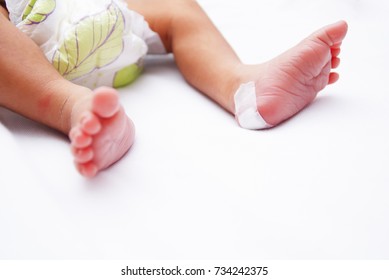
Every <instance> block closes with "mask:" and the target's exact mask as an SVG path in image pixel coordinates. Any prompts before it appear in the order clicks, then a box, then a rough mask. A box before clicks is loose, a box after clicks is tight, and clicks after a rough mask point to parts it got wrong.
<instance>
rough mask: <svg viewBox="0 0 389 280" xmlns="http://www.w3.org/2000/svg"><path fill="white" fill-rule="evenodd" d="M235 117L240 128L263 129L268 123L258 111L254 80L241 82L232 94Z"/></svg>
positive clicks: (268, 126)
mask: <svg viewBox="0 0 389 280" xmlns="http://www.w3.org/2000/svg"><path fill="white" fill-rule="evenodd" d="M234 102H235V119H236V121H237V122H238V124H239V125H240V126H241V127H242V128H246V129H253V130H254V129H265V128H270V127H272V125H270V124H268V123H267V122H266V121H265V120H264V119H263V117H262V116H261V114H260V113H259V112H258V106H257V97H256V93H255V82H248V83H246V84H242V85H241V86H240V87H239V88H238V90H237V91H236V93H235V95H234Z"/></svg>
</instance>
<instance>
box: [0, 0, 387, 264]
mask: <svg viewBox="0 0 389 280" xmlns="http://www.w3.org/2000/svg"><path fill="white" fill-rule="evenodd" d="M200 3H201V4H202V6H203V7H204V9H205V10H206V11H207V12H208V13H209V14H210V16H211V17H212V18H213V19H214V21H215V23H216V25H217V26H218V27H219V28H220V30H221V31H222V32H223V33H224V35H225V37H226V38H227V39H228V40H229V41H230V42H231V44H232V45H233V47H234V48H235V49H236V50H237V52H238V53H239V54H240V56H241V58H242V59H243V60H244V61H245V62H250V63H254V62H261V61H264V60H267V59H270V58H272V57H273V56H275V55H277V54H279V53H280V52H282V51H284V50H286V49H287V48H289V47H291V46H292V45H294V44H295V43H297V42H298V41H299V40H300V39H302V38H303V37H305V36H306V35H308V34H309V33H311V32H312V31H314V30H315V29H316V28H318V27H320V26H322V25H324V24H327V23H331V22H333V21H336V20H338V19H346V20H347V21H348V23H349V25H350V30H349V34H348V37H347V39H346V40H345V42H344V45H343V51H342V55H341V57H342V65H341V67H340V68H339V71H340V72H341V80H340V81H339V83H338V84H336V85H333V86H330V87H328V88H327V89H326V90H324V91H323V92H322V93H321V94H320V96H319V98H318V99H317V100H316V101H315V102H314V103H313V104H312V105H311V106H309V107H308V108H307V109H306V110H304V111H303V112H301V113H300V114H299V115H298V116H296V117H294V118H293V119H291V120H289V121H287V122H285V123H284V124H282V125H280V126H279V127H276V128H273V129H271V130H267V131H248V130H243V129H240V128H239V127H238V126H237V125H236V123H235V121H234V119H233V118H232V117H231V116H230V115H229V114H228V113H226V112H224V111H223V110H222V109H220V108H219V107H217V106H216V105H215V104H213V103H212V102H210V101H209V100H208V99H207V98H205V97H204V96H202V95H200V94H198V93H197V92H196V91H195V90H194V89H192V88H191V87H190V86H188V85H187V84H186V83H185V82H184V80H183V78H182V77H181V75H180V74H179V72H178V70H177V69H176V67H175V65H174V62H173V60H172V58H171V57H168V58H157V59H154V60H152V61H149V63H148V65H147V68H146V70H145V73H144V74H143V75H142V76H141V77H140V79H139V80H138V81H137V82H136V83H135V84H133V85H132V86H130V87H127V88H124V89H122V90H121V93H122V95H121V98H122V102H123V104H124V106H125V108H126V110H127V112H128V114H129V115H130V116H131V117H132V118H133V120H134V122H135V123H136V126H137V136H136V143H135V145H134V146H133V148H132V149H131V151H130V152H129V153H128V154H127V156H126V157H125V158H124V159H123V160H122V161H120V163H118V164H116V165H115V166H113V167H112V168H110V169H109V170H107V171H105V172H103V173H101V174H100V175H99V176H98V177H97V178H95V179H93V180H87V179H84V178H82V177H81V176H79V175H78V174H77V173H76V171H75V170H74V168H73V166H72V160H71V155H70V152H69V148H68V143H67V139H66V137H64V136H62V135H60V134H58V133H57V132H55V131H53V130H51V129H48V128H45V127H43V126H41V125H38V124H35V123H33V122H32V121H29V120H26V119H24V118H22V117H20V116H17V115H15V114H13V113H11V112H9V111H7V110H5V109H0V121H1V125H0V135H1V137H0V258H1V259H24V258H29V259H42V258H45V259H47V258H48V259H64V258H66V259H68V258H70V259H86V258H88V259H156V258H157V259H229V258H234V259H248V258H266V259H322V258H332V259H344V258H350V259H376V258H389V239H388V236H389V224H388V221H389V204H388V202H387V200H388V197H389V190H388V187H389V172H388V166H389V145H388V143H389V135H388V128H389V127H388V120H389V95H388V93H389V92H388V87H387V69H386V68H387V63H388V62H389V61H388V58H389V56H388V54H387V52H388V49H389V37H388V29H387V26H389V18H388V14H389V7H388V2H387V1H384V0H369V1H368V0H343V1H335V0H318V1H308V0H296V1H286V0H273V1H270V0H269V1H254V0H241V1H233V0H212V1H211V0H202V1H200Z"/></svg>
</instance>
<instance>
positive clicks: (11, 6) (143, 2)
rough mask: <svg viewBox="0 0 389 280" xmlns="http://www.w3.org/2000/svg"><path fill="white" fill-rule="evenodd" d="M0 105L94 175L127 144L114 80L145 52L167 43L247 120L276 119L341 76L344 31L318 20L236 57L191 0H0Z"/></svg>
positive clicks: (127, 74)
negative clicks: (272, 45)
mask: <svg viewBox="0 0 389 280" xmlns="http://www.w3.org/2000/svg"><path fill="white" fill-rule="evenodd" d="M0 3H1V7H0V9H1V14H0V50H1V53H2V55H1V56H0V106H3V107H6V108H8V109H10V110H13V111H15V112H17V113H19V114H21V115H23V116H26V117H28V118H31V119H33V120H35V121H38V122H40V123H43V124H45V125H48V126H50V127H52V128H54V129H57V130H59V131H61V132H63V133H65V134H67V135H69V138H70V140H71V148H72V153H73V155H74V159H75V163H76V167H77V169H78V171H79V172H80V173H81V174H82V175H84V176H87V177H93V176H95V175H96V174H97V173H98V172H99V171H100V170H103V169H105V168H107V167H109V166H110V165H112V164H113V163H115V162H116V161H118V160H119V159H120V158H121V157H122V156H123V155H124V154H125V153H126V152H127V151H128V149H129V148H130V147H131V145H132V143H133V140H134V125H133V123H132V121H131V120H130V119H129V118H128V116H127V115H126V114H125V112H124V110H123V107H122V106H121V105H120V102H119V97H118V94H117V92H116V91H115V90H114V89H113V88H114V87H121V86H124V85H127V84H129V83H131V82H132V81H133V80H134V79H135V78H136V77H137V75H138V74H139V73H140V71H141V68H142V58H143V57H144V56H145V55H146V54H147V53H173V54H174V57H175V61H176V63H177V66H178V68H179V69H180V71H181V72H182V74H183V76H184V77H185V79H186V80H187V81H188V83H189V84H191V85H192V86H194V87H195V88H197V89H198V90H199V91H201V92H203V93H204V94H206V95H207V96H209V97H210V98H211V99H213V100H214V101H215V102H216V103H218V104H219V105H220V106H222V107H223V108H225V109H226V110H227V111H229V112H230V113H231V114H233V115H235V118H236V120H237V121H238V123H239V125H240V126H242V127H244V128H248V129H262V128H267V127H271V126H275V125H277V124H279V123H281V122H282V121H284V120H286V119H288V118H290V117H292V116H293V115H295V114H296V113H298V112H299V111H300V110H302V109H303V108H304V107H305V106H307V105H308V104H309V103H310V102H311V101H312V100H313V99H314V98H315V97H316V95H317V93H318V92H319V91H320V90H322V89H323V88H325V87H326V86H327V85H328V84H332V83H335V82H336V81H337V80H338V78H339V76H338V74H337V73H335V72H333V71H332V69H334V68H336V67H337V66H338V65H339V63H340V60H339V58H338V55H339V53H340V46H341V43H342V40H343V38H344V37H345V36H346V33H347V24H346V23H345V22H344V21H340V22H337V23H334V24H332V25H329V26H326V27H323V28H322V29H320V30H318V31H316V32H314V33H313V34H312V35H310V36H309V37H307V38H306V39H304V40H303V41H301V42H300V43H299V44H298V45H297V46H295V47H293V48H291V49H289V50H288V51H286V52H285V53H283V54H281V55H279V56H278V57H276V58H274V59H272V60H270V61H268V62H265V63H263V64H258V65H246V64H243V63H242V62H241V61H240V60H239V58H238V56H237V55H236V54H235V52H234V51H233V50H232V48H231V47H230V46H229V44H228V43H227V42H226V41H225V40H224V38H223V37H222V35H221V34H220V33H219V31H218V30H217V29H216V28H215V26H214V25H213V24H212V22H211V21H210V19H209V18H208V17H207V15H206V14H205V13H204V11H203V10H202V9H201V7H200V6H199V5H198V4H197V3H196V1H194V0H164V1H161V0H127V1H124V0H84V1H78V0H12V1H11V0H9V1H5V2H4V1H1V0H0Z"/></svg>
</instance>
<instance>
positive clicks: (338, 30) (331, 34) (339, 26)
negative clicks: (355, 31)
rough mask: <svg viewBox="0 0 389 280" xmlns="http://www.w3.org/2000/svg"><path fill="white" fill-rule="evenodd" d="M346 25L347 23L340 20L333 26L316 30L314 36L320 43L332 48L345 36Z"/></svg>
mask: <svg viewBox="0 0 389 280" xmlns="http://www.w3.org/2000/svg"><path fill="white" fill-rule="evenodd" d="M347 30H348V25H347V22H345V21H343V20H341V21H338V22H335V23H333V24H330V25H327V26H325V27H323V28H322V29H320V30H318V31H317V32H316V33H315V34H314V36H315V37H317V38H318V39H319V40H320V41H322V42H324V43H326V44H327V45H328V46H330V47H332V46H335V45H338V44H339V43H341V42H342V40H343V39H344V37H345V36H346V34H347Z"/></svg>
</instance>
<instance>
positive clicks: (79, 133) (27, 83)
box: [0, 14, 134, 176]
mask: <svg viewBox="0 0 389 280" xmlns="http://www.w3.org/2000/svg"><path fill="white" fill-rule="evenodd" d="M0 50H1V55H0V106H3V107H6V108H8V109H10V110H12V111H15V112H17V113H19V114H21V115H23V116H25V117H28V118H30V119H32V120H35V121H38V122H40V123H42V124H45V125H47V126H50V127H52V128H54V129H56V130H59V131H61V132H63V133H65V134H69V133H70V131H72V132H71V133H70V138H71V139H72V150H73V152H74V154H75V160H76V163H77V167H78V169H79V171H80V172H81V173H82V174H83V175H85V176H94V175H95V174H96V173H97V171H99V170H102V169H104V168H106V167H108V166H109V165H111V164H113V163H114V162H116V161H117V160H118V159H120V158H121V157H122V156H123V155H124V153H125V152H126V151H127V150H128V149H129V148H130V146H131V145H132V142H133V138H134V127H133V125H132V122H131V121H130V120H129V119H128V117H127V116H126V115H125V114H124V110H123V108H122V107H121V106H120V104H119V101H118V97H117V93H116V92H115V91H114V90H112V89H106V88H103V89H99V90H97V91H96V93H93V92H92V91H91V90H89V89H87V88H84V87H80V86H77V85H74V84H72V83H71V82H69V81H67V80H65V79H64V78H63V77H61V76H60V75H59V74H58V72H57V71H56V70H55V69H54V67H52V65H51V64H50V63H49V62H48V61H47V59H46V58H45V57H44V55H43V54H42V52H41V50H40V49H39V48H38V47H37V46H36V45H35V43H34V42H33V41H32V40H30V39H29V38H28V37H27V36H26V35H25V34H23V33H22V32H21V31H19V30H18V29H17V28H16V27H15V26H13V25H12V24H11V23H10V22H9V20H8V19H7V17H6V16H4V15H3V14H0Z"/></svg>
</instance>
